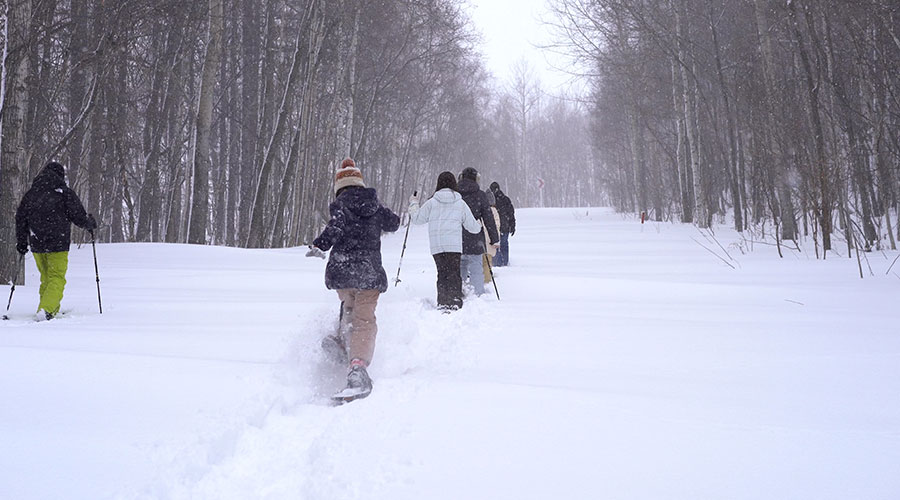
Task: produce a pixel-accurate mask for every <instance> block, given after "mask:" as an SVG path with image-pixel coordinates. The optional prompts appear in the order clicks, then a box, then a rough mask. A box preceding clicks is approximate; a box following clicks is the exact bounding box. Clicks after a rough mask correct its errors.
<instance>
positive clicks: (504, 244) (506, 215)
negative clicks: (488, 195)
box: [491, 182, 516, 267]
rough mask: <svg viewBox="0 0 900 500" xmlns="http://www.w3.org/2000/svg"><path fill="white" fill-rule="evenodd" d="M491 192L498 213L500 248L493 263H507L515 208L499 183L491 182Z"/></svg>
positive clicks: (514, 219)
mask: <svg viewBox="0 0 900 500" xmlns="http://www.w3.org/2000/svg"><path fill="white" fill-rule="evenodd" d="M491 192H492V193H494V198H496V200H497V212H499V213H500V249H499V250H498V251H497V257H496V258H495V259H494V265H495V266H497V267H503V266H507V265H509V237H510V236H512V235H514V234H516V209H515V208H514V207H513V204H512V200H510V199H509V196H506V194H505V193H504V192H503V191H501V190H500V184H498V183H496V182H492V183H491Z"/></svg>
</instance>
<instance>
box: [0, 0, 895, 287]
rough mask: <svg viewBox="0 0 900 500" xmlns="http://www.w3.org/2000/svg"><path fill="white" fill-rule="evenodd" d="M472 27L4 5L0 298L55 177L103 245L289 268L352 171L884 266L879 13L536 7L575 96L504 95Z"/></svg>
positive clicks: (891, 236)
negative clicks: (193, 249) (88, 215)
mask: <svg viewBox="0 0 900 500" xmlns="http://www.w3.org/2000/svg"><path fill="white" fill-rule="evenodd" d="M475 3H477V2H475ZM468 4H469V2H466V1H463V0H377V1H365V2H363V1H357V0H328V1H326V0H209V1H206V0H203V1H198V2H183V1H180V0H117V1H109V0H0V25H2V26H0V28H2V29H0V45H2V48H3V74H2V92H0V95H2V102H0V127H2V134H0V149H2V151H0V280H2V281H4V282H7V281H10V280H13V279H14V278H15V277H16V275H17V272H16V271H17V254H16V252H15V248H14V247H15V244H14V243H15V228H14V220H13V219H14V218H13V214H14V213H15V210H16V207H17V204H18V202H19V200H20V199H21V197H22V195H23V194H24V192H25V191H26V190H27V189H28V187H29V186H30V183H31V180H32V179H33V178H34V176H35V175H36V174H37V173H38V172H39V171H40V169H41V168H42V167H43V165H45V164H46V163H47V162H48V161H51V160H54V161H59V162H60V163H62V164H63V165H65V167H66V176H67V182H68V184H69V186H71V187H72V188H73V189H75V191H76V192H77V193H78V194H79V196H80V197H81V198H82V200H83V201H84V204H85V206H86V207H87V210H88V211H89V212H92V213H93V214H95V216H96V218H97V220H98V221H99V224H100V227H99V228H98V230H97V231H96V232H95V233H96V234H95V236H96V239H97V241H99V242H169V243H192V244H211V245H227V246H240V247H251V248H262V247H285V246H297V245H303V244H306V243H308V242H309V241H310V240H311V239H312V237H314V236H315V234H316V233H317V232H318V231H319V230H320V229H321V228H322V226H323V225H324V223H325V222H326V220H327V216H328V212H327V211H328V204H329V201H330V200H331V198H332V197H333V193H332V189H331V186H332V183H333V173H334V170H335V168H336V167H337V165H338V164H339V163H340V161H341V160H342V159H343V158H344V157H347V156H350V157H352V158H354V159H355V160H356V163H357V165H358V166H359V167H360V168H361V169H362V172H363V175H364V178H365V180H366V183H367V184H368V185H369V186H371V187H375V188H376V189H377V190H378V193H379V197H380V198H381V200H382V202H383V203H385V205H387V206H389V207H390V208H392V209H393V210H395V211H397V212H403V211H405V206H406V200H407V198H408V196H409V195H410V194H411V193H412V192H413V191H414V190H423V191H425V192H426V193H427V194H430V192H431V190H432V189H433V184H434V180H435V179H436V177H437V174H438V173H439V172H441V171H444V170H450V171H453V172H456V173H458V172H459V171H461V170H462V169H463V168H465V167H475V168H476V169H478V170H479V172H480V173H481V175H482V184H483V185H482V188H486V187H487V185H488V184H489V183H490V182H492V181H497V182H499V183H500V185H501V187H502V188H503V189H504V191H506V192H507V194H509V195H510V197H511V198H512V199H513V202H514V203H515V204H516V206H517V207H537V206H570V207H588V206H611V207H614V208H615V209H616V210H618V211H621V212H623V213H629V214H640V213H645V214H647V216H648V217H649V218H650V219H653V220H657V221H674V222H684V223H691V224H695V225H696V226H698V227H699V228H709V227H714V226H715V225H716V224H729V225H733V227H734V228H735V229H737V230H738V231H741V232H743V233H745V234H748V235H749V237H752V238H754V239H756V240H760V241H763V240H766V239H767V238H769V239H771V241H772V243H773V245H775V246H777V249H778V252H779V253H782V252H783V250H784V247H785V245H787V246H788V247H789V248H790V247H793V248H796V247H797V245H799V244H800V242H801V241H809V242H811V244H810V246H814V250H815V254H816V256H818V257H820V258H826V257H827V256H828V255H829V254H830V253H831V252H836V253H838V254H839V255H844V256H848V255H849V253H850V250H852V249H856V250H857V253H858V251H868V250H877V249H879V248H887V247H888V246H889V247H890V248H896V240H897V238H898V237H900V227H898V224H897V219H898V213H897V210H898V205H900V170H898V165H900V132H898V126H897V125H898V122H900V78H898V68H900V4H898V3H897V2H896V1H893V0H853V1H850V0H835V1H832V2H820V1H815V0H548V4H549V6H550V15H548V16H547V18H546V19H543V20H542V21H543V22H544V24H545V25H546V26H547V27H548V29H552V30H553V32H554V34H555V38H554V40H555V43H554V45H553V46H551V47H544V49H545V50H553V51H556V52H560V53H564V54H566V55H567V56H568V57H570V59H571V61H572V64H571V66H570V67H569V68H567V70H568V71H569V72H570V73H571V75H572V78H573V79H579V80H580V81H581V82H583V83H584V88H585V89H587V90H586V91H585V92H584V94H583V95H560V94H559V93H554V92H548V91H546V89H545V88H544V86H543V85H542V83H541V81H540V77H539V76H538V74H537V73H536V72H535V71H534V68H532V67H530V65H529V63H528V62H527V61H524V60H521V61H509V63H510V67H512V68H513V70H512V75H513V76H512V77H510V78H506V79H503V80H502V81H500V80H498V79H497V78H495V77H494V76H493V75H492V74H491V73H490V72H489V71H488V70H487V69H486V67H485V64H484V62H483V57H482V54H481V53H480V51H479V43H480V38H479V36H480V35H479V33H478V30H477V29H475V28H474V27H473V25H472V22H471V20H470V19H469V17H468V14H467V11H466V7H467V5H468ZM73 235H74V237H75V240H76V241H77V242H84V241H86V240H87V239H89V236H88V235H86V234H85V233H83V232H81V231H75V232H74V233H73Z"/></svg>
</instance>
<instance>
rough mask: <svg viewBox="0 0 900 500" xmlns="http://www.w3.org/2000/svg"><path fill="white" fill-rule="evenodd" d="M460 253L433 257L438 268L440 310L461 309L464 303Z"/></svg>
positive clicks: (438, 302)
mask: <svg viewBox="0 0 900 500" xmlns="http://www.w3.org/2000/svg"><path fill="white" fill-rule="evenodd" d="M460 255H462V254H460V253H456V252H442V253H436V254H434V255H432V257H434V264H435V265H436V266H437V305H438V308H439V309H459V308H460V307H462V305H463V301H462V278H461V277H460V275H459V258H460Z"/></svg>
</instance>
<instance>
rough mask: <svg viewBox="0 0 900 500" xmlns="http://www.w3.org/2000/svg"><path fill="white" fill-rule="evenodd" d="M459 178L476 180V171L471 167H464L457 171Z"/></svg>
mask: <svg viewBox="0 0 900 500" xmlns="http://www.w3.org/2000/svg"><path fill="white" fill-rule="evenodd" d="M459 178H460V179H470V180H473V181H476V182H478V171H477V170H475V169H474V168H472V167H466V168H464V169H463V171H462V172H460V173H459Z"/></svg>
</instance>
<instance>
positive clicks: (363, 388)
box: [331, 365, 372, 404]
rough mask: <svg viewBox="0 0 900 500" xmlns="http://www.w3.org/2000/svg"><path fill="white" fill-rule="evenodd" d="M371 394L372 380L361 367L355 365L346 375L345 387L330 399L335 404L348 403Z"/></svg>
mask: <svg viewBox="0 0 900 500" xmlns="http://www.w3.org/2000/svg"><path fill="white" fill-rule="evenodd" d="M371 393H372V379H371V378H369V373H368V372H366V369H365V368H364V367H363V366H362V365H356V366H354V367H353V368H351V369H350V373H348V374H347V387H345V388H344V389H343V390H341V391H339V392H337V393H336V394H335V395H334V396H332V397H331V399H332V400H334V401H335V402H336V403H338V404H341V403H349V402H350V401H355V400H357V399H362V398H364V397H366V396H368V395H369V394H371Z"/></svg>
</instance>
